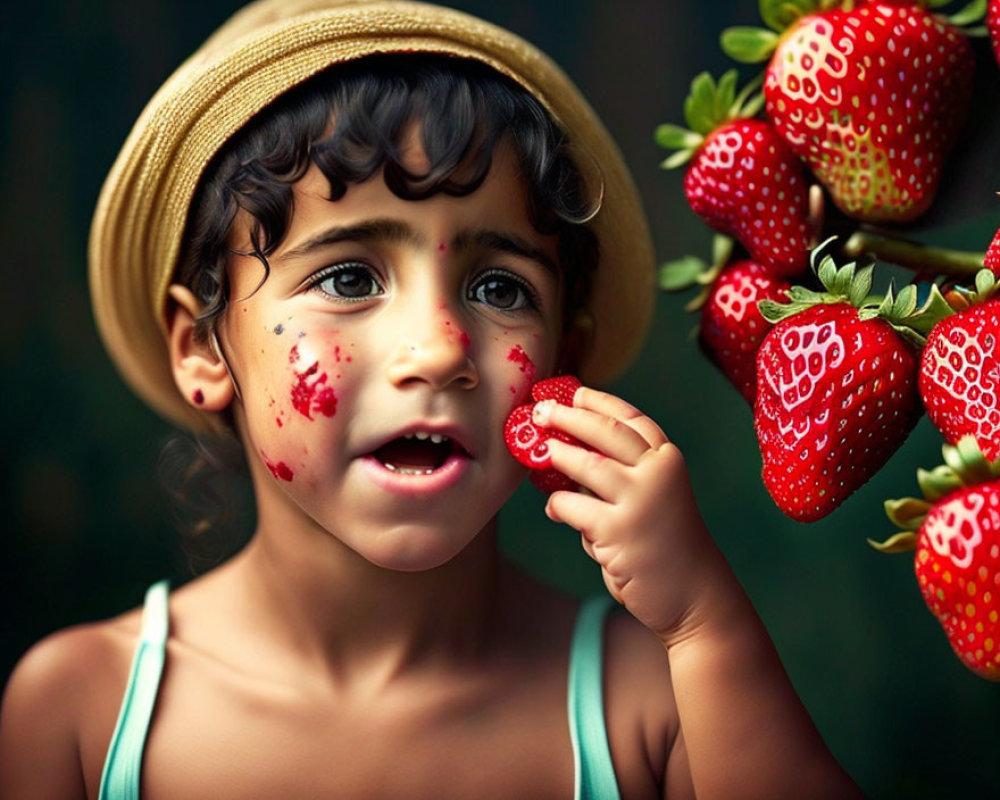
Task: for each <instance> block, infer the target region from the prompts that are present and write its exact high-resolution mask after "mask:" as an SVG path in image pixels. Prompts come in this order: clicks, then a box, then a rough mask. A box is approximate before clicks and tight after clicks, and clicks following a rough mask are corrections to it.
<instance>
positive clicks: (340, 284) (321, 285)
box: [309, 262, 383, 302]
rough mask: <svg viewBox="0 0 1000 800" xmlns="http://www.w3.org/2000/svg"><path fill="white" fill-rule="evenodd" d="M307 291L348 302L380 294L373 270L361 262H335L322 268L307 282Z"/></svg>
mask: <svg viewBox="0 0 1000 800" xmlns="http://www.w3.org/2000/svg"><path fill="white" fill-rule="evenodd" d="M309 291H316V292H320V293H321V294H325V295H327V296H329V297H334V298H336V299H338V300H346V301H349V302H358V301H360V300H367V299H368V298H370V297H377V296H378V295H380V294H382V292H383V289H382V285H381V284H380V283H379V281H378V278H377V277H376V275H375V271H374V270H373V269H372V268H371V267H370V266H368V265H367V264H363V263H361V262H350V263H347V264H337V265H336V266H333V267H330V268H328V269H325V270H323V271H322V272H321V273H320V274H319V275H317V276H316V277H315V278H314V279H313V280H312V282H311V283H310V284H309Z"/></svg>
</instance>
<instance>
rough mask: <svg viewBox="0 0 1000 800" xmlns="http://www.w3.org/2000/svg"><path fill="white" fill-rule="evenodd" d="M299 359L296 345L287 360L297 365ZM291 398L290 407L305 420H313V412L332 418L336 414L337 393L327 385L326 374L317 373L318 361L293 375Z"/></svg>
mask: <svg viewBox="0 0 1000 800" xmlns="http://www.w3.org/2000/svg"><path fill="white" fill-rule="evenodd" d="M299 359H300V356H299V348H298V345H296V346H294V347H293V348H292V349H291V352H290V353H289V354H288V360H289V362H290V363H292V364H297V363H298V362H299ZM291 397H292V407H293V408H294V409H295V410H296V411H298V412H299V413H300V414H301V415H302V416H304V417H305V418H306V419H313V415H312V412H314V411H315V412H318V413H320V414H322V415H323V416H324V417H332V416H333V415H334V414H336V413H337V393H336V392H334V391H333V387H332V386H328V385H327V374H326V373H325V372H323V373H321V372H320V371H319V361H314V362H313V363H312V364H310V365H309V366H308V367H306V368H305V369H304V370H301V371H298V372H296V373H295V383H293V384H292V391H291Z"/></svg>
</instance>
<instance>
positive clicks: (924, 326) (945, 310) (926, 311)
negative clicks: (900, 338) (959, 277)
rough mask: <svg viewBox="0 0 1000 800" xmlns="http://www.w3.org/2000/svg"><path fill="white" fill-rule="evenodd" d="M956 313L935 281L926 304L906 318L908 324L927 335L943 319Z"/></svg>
mask: <svg viewBox="0 0 1000 800" xmlns="http://www.w3.org/2000/svg"><path fill="white" fill-rule="evenodd" d="M954 313H955V310H954V309H953V308H952V307H951V306H950V305H948V301H947V300H945V299H944V295H943V294H941V290H940V289H939V288H938V287H937V284H936V283H935V284H931V288H930V293H929V294H928V295H927V299H926V300H925V301H924V304H923V305H922V306H921V307H920V308H919V309H917V310H916V311H914V312H913V313H911V314H910V315H909V316H908V317H907V318H906V325H907V326H908V327H910V328H912V329H913V330H915V331H917V332H918V333H921V334H923V335H924V336H926V335H927V334H928V333H930V332H931V329H932V328H933V327H934V326H935V325H937V324H938V323H939V322H940V321H941V320H943V319H944V318H945V317H950V316H951V315H952V314H954Z"/></svg>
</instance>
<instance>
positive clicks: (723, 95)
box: [713, 69, 739, 120]
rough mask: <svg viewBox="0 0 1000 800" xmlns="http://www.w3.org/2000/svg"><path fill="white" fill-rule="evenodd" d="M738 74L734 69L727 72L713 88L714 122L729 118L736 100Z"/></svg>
mask: <svg viewBox="0 0 1000 800" xmlns="http://www.w3.org/2000/svg"><path fill="white" fill-rule="evenodd" d="M738 79H739V73H738V72H737V71H736V70H735V69H730V70H727V71H726V72H724V73H723V74H722V77H720V78H719V82H718V84H717V85H716V87H715V109H714V112H713V116H714V117H715V119H716V120H724V119H728V118H729V111H730V109H731V108H732V106H733V102H734V101H735V100H736V81H737V80H738Z"/></svg>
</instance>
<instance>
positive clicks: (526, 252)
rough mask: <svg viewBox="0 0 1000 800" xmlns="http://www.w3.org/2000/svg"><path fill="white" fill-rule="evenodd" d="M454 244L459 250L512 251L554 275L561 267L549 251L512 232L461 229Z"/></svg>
mask: <svg viewBox="0 0 1000 800" xmlns="http://www.w3.org/2000/svg"><path fill="white" fill-rule="evenodd" d="M452 246H453V247H454V248H455V249H456V250H458V251H459V252H461V251H462V250H470V249H472V248H474V247H479V248H481V249H483V250H497V251H499V252H501V253H510V254H511V255H514V256H519V257H521V258H527V259H530V260H531V261H536V262H538V263H539V264H541V265H542V266H543V267H545V269H546V270H548V271H549V272H551V273H552V274H553V275H558V274H559V267H558V266H557V265H556V262H555V261H553V260H552V258H551V257H550V256H549V254H548V253H546V252H545V251H544V250H542V249H541V248H540V247H535V246H534V245H533V244H531V243H530V242H528V241H526V240H525V239H522V238H521V237H520V236H517V235H515V234H512V233H507V232H502V231H492V230H477V231H460V232H459V234H458V235H457V236H456V237H455V240H454V242H453V243H452Z"/></svg>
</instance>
